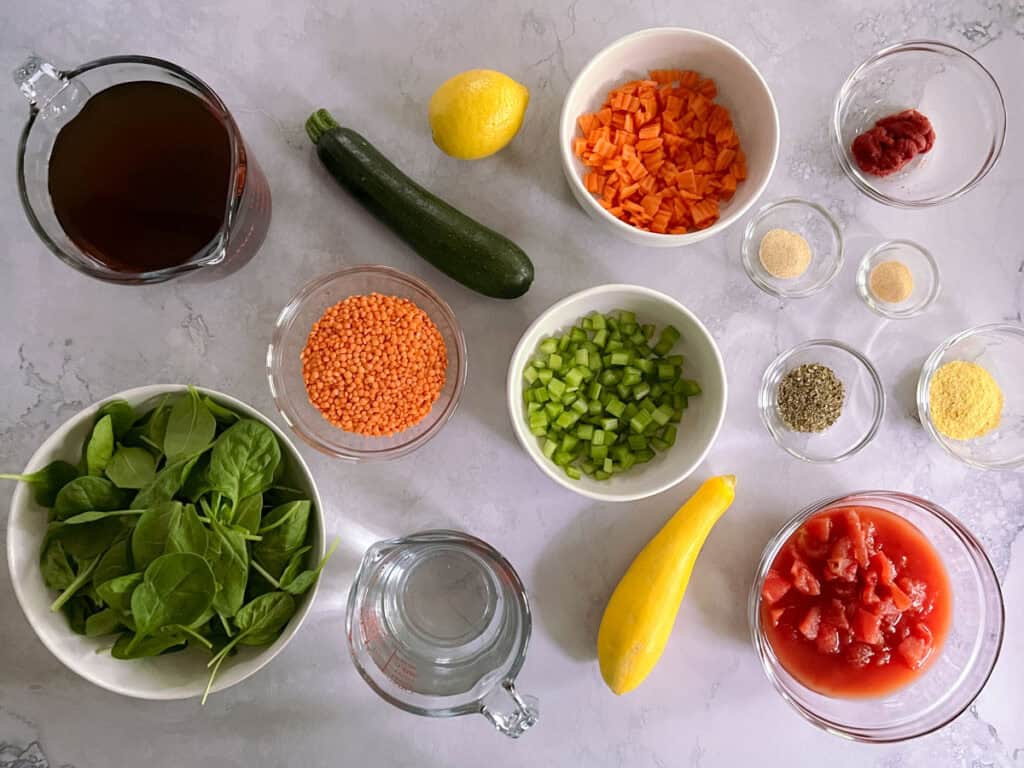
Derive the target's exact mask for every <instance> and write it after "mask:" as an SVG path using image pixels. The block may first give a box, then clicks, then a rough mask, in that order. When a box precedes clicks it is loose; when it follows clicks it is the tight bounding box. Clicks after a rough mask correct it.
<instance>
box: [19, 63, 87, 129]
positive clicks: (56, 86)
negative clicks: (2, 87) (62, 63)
mask: <svg viewBox="0 0 1024 768" xmlns="http://www.w3.org/2000/svg"><path fill="white" fill-rule="evenodd" d="M14 84H15V85H17V86H18V89H19V90H20V91H21V93H22V95H23V96H24V97H25V98H26V99H28V100H29V103H30V104H32V108H33V109H35V110H37V111H38V112H39V118H40V120H42V121H43V125H45V126H47V127H48V128H49V129H50V130H52V131H56V130H57V129H58V128H60V126H61V125H63V124H64V123H66V122H68V121H69V120H70V119H71V118H73V117H74V116H75V115H76V114H78V110H80V109H81V108H82V105H83V104H85V102H86V100H87V99H88V98H89V91H88V90H86V89H85V87H84V86H82V84H81V83H77V82H75V80H74V78H69V77H68V76H67V75H66V74H65V73H64V72H62V71H61V70H59V69H57V67H55V66H54V65H53V64H51V63H50V62H49V61H46V60H45V59H43V58H42V57H40V56H38V55H36V54H34V53H33V54H31V55H30V56H29V57H28V58H27V59H25V61H24V63H23V64H22V65H21V66H20V67H18V68H17V69H16V70H14Z"/></svg>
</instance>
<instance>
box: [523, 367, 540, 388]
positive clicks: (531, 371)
mask: <svg viewBox="0 0 1024 768" xmlns="http://www.w3.org/2000/svg"><path fill="white" fill-rule="evenodd" d="M537 375H538V374H537V369H536V368H534V367H533V366H532V365H531V366H530V367H529V368H527V369H526V370H525V371H523V378H524V379H526V380H527V381H528V382H529V383H530V384H533V382H535V381H536V380H537Z"/></svg>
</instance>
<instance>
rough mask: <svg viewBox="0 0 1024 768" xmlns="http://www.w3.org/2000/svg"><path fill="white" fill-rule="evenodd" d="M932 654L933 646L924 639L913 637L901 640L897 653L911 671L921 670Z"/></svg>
mask: <svg viewBox="0 0 1024 768" xmlns="http://www.w3.org/2000/svg"><path fill="white" fill-rule="evenodd" d="M931 652H932V644H931V642H930V641H928V640H925V639H924V638H923V637H916V636H911V637H907V638H904V639H903V640H900V644H899V645H897V646H896V653H898V654H899V655H900V658H902V659H903V661H904V662H905V663H906V665H907V666H908V667H910V668H911V669H920V668H921V667H922V666H923V665H924V663H925V662H926V661H927V660H928V657H929V656H930V655H931Z"/></svg>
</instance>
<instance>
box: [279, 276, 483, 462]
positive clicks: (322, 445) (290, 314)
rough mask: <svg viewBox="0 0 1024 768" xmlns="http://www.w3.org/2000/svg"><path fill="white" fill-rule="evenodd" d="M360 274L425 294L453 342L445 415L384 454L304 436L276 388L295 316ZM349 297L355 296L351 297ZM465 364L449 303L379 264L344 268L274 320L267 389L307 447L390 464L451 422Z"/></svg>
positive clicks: (305, 289) (311, 285)
mask: <svg viewBox="0 0 1024 768" xmlns="http://www.w3.org/2000/svg"><path fill="white" fill-rule="evenodd" d="M360 274H369V275H375V276H379V277H384V278H386V279H390V280H395V281H397V282H400V283H405V284H406V285H409V286H412V287H413V288H415V289H416V290H418V291H421V292H422V293H424V294H426V295H427V297H428V298H429V299H430V300H431V301H432V302H434V304H435V305H436V307H437V310H438V311H439V312H440V314H441V315H442V316H444V318H445V320H446V321H447V322H448V323H449V325H450V327H451V329H452V334H453V335H454V337H455V342H456V343H455V349H454V350H448V371H449V373H450V372H451V371H452V368H453V363H454V364H455V367H456V368H457V371H456V379H455V386H454V388H453V390H452V394H451V398H450V399H449V401H448V402H447V403H446V404H445V408H444V412H443V413H441V414H440V415H439V416H438V418H437V421H435V422H434V424H433V425H432V426H431V427H430V428H429V429H428V430H426V431H425V432H423V434H421V435H419V436H418V437H416V438H414V439H413V440H410V441H409V442H407V443H404V444H402V445H398V446H395V447H393V448H390V449H386V450H375V451H364V450H360V449H358V448H351V447H347V446H346V447H342V446H339V445H338V444H336V443H328V442H325V441H323V440H321V439H319V438H318V437H317V436H316V435H313V434H309V433H307V431H305V430H303V429H301V427H300V425H299V424H298V422H297V421H296V420H295V419H293V418H292V415H291V414H292V408H291V405H290V403H289V402H288V401H287V399H286V398H285V397H284V395H283V394H282V393H283V388H282V387H281V386H279V383H278V382H279V380H280V377H281V368H282V366H283V360H282V359H281V354H282V353H281V350H282V344H283V341H284V335H285V332H286V330H287V328H288V326H289V324H290V323H291V321H292V319H293V318H294V317H295V315H296V314H297V313H298V312H299V311H300V310H301V309H302V307H303V305H304V304H305V302H306V301H307V300H308V299H309V298H310V296H312V295H313V294H314V293H316V291H318V290H320V289H321V288H323V287H324V286H326V285H329V284H330V283H332V282H334V281H336V280H342V279H345V278H348V277H353V276H355V275H360ZM349 295H355V294H354V293H353V294H349ZM468 362H469V361H468V352H467V349H466V338H465V336H464V335H463V332H462V326H460V325H459V322H458V320H457V319H456V317H455V313H454V312H453V311H452V308H451V307H450V306H448V303H447V302H446V301H445V300H444V299H442V298H441V297H440V296H439V295H438V294H437V293H436V292H435V291H434V289H433V288H431V287H430V286H429V285H427V284H426V283H425V282H423V281H422V280H420V279H419V278H416V277H413V276H412V275H408V274H406V273H404V272H400V271H399V270H397V269H394V268H392V267H387V266H384V265H381V264H360V265H358V266H354V267H346V268H345V269H340V270H338V271H336V272H331V273H329V274H326V275H321V276H320V277H317V278H315V279H313V280H311V281H309V282H308V283H306V284H305V285H304V286H302V288H300V289H299V290H298V292H297V293H296V294H295V295H294V296H292V298H291V299H289V301H288V303H287V304H285V305H284V307H283V308H282V309H281V312H280V313H279V314H278V316H277V320H276V321H275V322H274V334H273V338H272V339H271V342H270V346H269V347H268V348H267V380H268V384H269V386H270V393H271V397H272V398H273V400H274V405H275V406H276V408H277V411H278V413H280V414H281V417H282V418H283V419H284V420H285V423H286V424H287V425H288V427H289V429H291V430H292V431H293V432H294V433H295V434H297V435H298V436H299V437H301V438H302V439H303V440H304V441H305V442H306V443H307V444H309V445H311V446H312V447H314V448H316V449H317V450H318V451H320V452H322V453H326V454H327V455H329V456H334V457H335V458H340V459H345V460H347V461H354V462H362V461H389V460H391V459H397V458H399V457H401V456H405V455H406V454H409V453H411V452H413V451H414V450H416V449H417V448H419V447H420V446H422V445H423V444H424V443H426V442H427V441H428V440H430V439H431V438H432V437H434V435H436V434H437V433H438V432H440V431H441V429H442V427H444V425H445V424H447V423H448V421H449V419H451V417H452V415H453V414H454V413H455V410H456V408H457V407H458V405H459V400H460V399H461V397H462V390H463V388H464V387H465V384H466V374H467V370H468V368H469V365H468Z"/></svg>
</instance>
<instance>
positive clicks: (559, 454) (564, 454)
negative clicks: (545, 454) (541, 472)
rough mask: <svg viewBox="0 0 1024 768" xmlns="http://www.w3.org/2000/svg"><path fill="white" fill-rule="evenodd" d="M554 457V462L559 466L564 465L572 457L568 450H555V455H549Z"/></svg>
mask: <svg viewBox="0 0 1024 768" xmlns="http://www.w3.org/2000/svg"><path fill="white" fill-rule="evenodd" d="M551 458H552V459H554V462H555V464H557V465H558V466H560V467H564V466H565V465H566V464H568V463H569V462H570V461H572V459H573V455H572V454H571V453H569V452H568V451H555V455H554V456H552V457H551Z"/></svg>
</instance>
